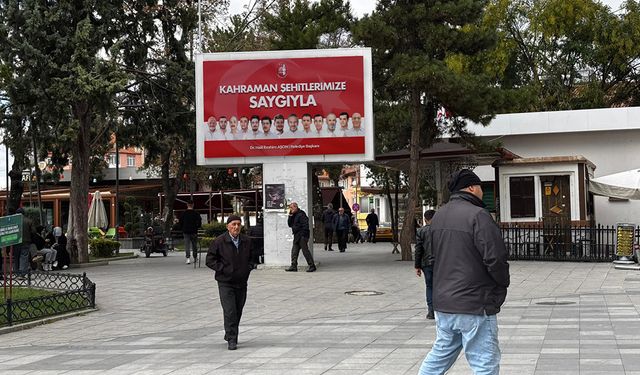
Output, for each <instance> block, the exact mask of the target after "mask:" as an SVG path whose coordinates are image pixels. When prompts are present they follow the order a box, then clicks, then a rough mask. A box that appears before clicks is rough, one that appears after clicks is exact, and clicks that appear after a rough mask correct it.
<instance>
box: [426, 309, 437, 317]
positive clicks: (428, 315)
mask: <svg viewBox="0 0 640 375" xmlns="http://www.w3.org/2000/svg"><path fill="white" fill-rule="evenodd" d="M435 318H436V317H435V314H434V313H433V310H429V312H428V313H427V319H435Z"/></svg>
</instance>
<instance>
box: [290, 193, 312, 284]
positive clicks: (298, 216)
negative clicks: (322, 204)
mask: <svg viewBox="0 0 640 375" xmlns="http://www.w3.org/2000/svg"><path fill="white" fill-rule="evenodd" d="M287 223H288V224H289V228H291V231H292V232H293V246H292V247H291V267H289V268H287V269H285V271H287V272H298V256H299V255H300V249H302V255H304V259H306V260H307V264H308V265H309V268H307V272H314V271H315V270H316V264H315V263H314V262H313V256H312V255H311V252H310V251H309V235H310V233H309V218H308V217H307V214H306V213H305V212H304V211H302V210H301V209H300V207H298V203H296V202H291V204H290V205H289V218H288V219H287Z"/></svg>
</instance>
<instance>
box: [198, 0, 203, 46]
mask: <svg viewBox="0 0 640 375" xmlns="http://www.w3.org/2000/svg"><path fill="white" fill-rule="evenodd" d="M198 52H200V53H202V7H201V6H200V0H198Z"/></svg>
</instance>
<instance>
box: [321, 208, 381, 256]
mask: <svg viewBox="0 0 640 375" xmlns="http://www.w3.org/2000/svg"><path fill="white" fill-rule="evenodd" d="M320 220H321V221H322V223H323V226H324V250H325V251H333V248H332V246H333V233H335V234H336V239H337V242H338V250H339V251H340V252H341V253H343V252H345V251H346V249H347V242H349V241H348V238H349V232H351V233H352V235H353V242H354V243H358V242H364V238H363V237H362V235H361V234H360V226H359V225H358V218H357V217H356V215H353V216H349V215H348V214H346V213H345V210H344V208H343V207H340V208H338V211H336V210H334V209H333V204H331V203H329V204H328V205H327V208H326V209H325V210H324V211H323V212H322V217H321V218H320ZM366 222H367V240H368V242H376V231H377V228H378V225H379V220H378V215H377V214H376V211H375V209H373V208H372V209H371V212H370V213H369V214H368V215H367V218H366Z"/></svg>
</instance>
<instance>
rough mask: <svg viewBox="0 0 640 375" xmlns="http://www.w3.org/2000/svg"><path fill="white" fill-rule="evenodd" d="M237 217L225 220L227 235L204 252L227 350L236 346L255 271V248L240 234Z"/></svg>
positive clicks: (249, 240) (240, 225)
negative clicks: (212, 277)
mask: <svg viewBox="0 0 640 375" xmlns="http://www.w3.org/2000/svg"><path fill="white" fill-rule="evenodd" d="M241 227H242V221H241V220H240V216H237V215H230V216H229V217H228V218H227V232H226V233H224V234H222V235H221V236H218V237H217V238H216V239H215V240H214V241H213V243H211V246H210V247H209V251H208V252H207V259H206V264H207V267H209V268H211V269H212V270H214V271H215V279H216V281H217V282H218V293H219V295H220V304H221V305H222V312H223V318H224V339H225V341H227V349H229V350H236V349H237V347H238V329H239V328H238V327H239V325H240V319H241V318H242V309H243V308H244V304H245V302H246V300H247V281H248V280H249V274H250V273H251V270H253V269H254V268H255V263H254V260H255V259H256V258H257V254H256V249H255V248H254V247H253V246H252V243H251V238H249V236H247V235H245V234H242V233H240V229H241Z"/></svg>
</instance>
